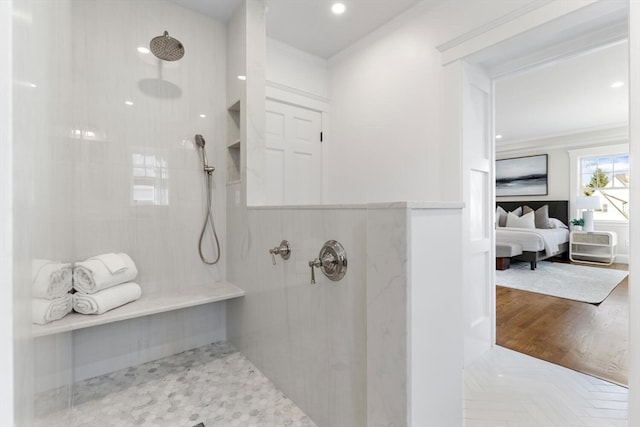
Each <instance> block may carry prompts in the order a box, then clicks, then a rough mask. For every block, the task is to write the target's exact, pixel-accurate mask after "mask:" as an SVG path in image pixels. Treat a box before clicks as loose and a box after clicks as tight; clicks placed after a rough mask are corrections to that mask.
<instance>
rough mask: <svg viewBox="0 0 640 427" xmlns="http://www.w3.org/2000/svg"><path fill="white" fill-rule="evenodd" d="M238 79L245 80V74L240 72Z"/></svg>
mask: <svg viewBox="0 0 640 427" xmlns="http://www.w3.org/2000/svg"><path fill="white" fill-rule="evenodd" d="M238 80H247V76H243V75H242V74H241V75H239V76H238Z"/></svg>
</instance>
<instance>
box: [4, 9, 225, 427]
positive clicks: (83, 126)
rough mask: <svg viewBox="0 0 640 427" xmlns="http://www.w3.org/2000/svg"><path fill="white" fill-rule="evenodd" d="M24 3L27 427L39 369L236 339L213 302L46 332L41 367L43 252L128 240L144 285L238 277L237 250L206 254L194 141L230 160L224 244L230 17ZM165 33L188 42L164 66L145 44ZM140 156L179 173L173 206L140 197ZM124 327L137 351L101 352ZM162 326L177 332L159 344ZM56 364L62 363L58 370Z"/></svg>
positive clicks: (220, 219)
mask: <svg viewBox="0 0 640 427" xmlns="http://www.w3.org/2000/svg"><path fill="white" fill-rule="evenodd" d="M13 9H14V10H13V19H14V21H13V34H12V36H13V45H12V47H13V61H14V73H15V75H14V77H15V78H14V87H13V90H14V95H15V96H14V103H13V114H14V123H13V124H14V135H13V136H14V141H15V143H14V145H13V147H12V148H13V164H14V170H13V181H14V183H15V186H14V192H13V203H14V206H15V212H17V214H16V215H15V217H14V219H15V223H14V227H13V230H14V235H15V243H16V244H15V245H14V251H15V252H14V271H15V275H14V283H15V284H16V292H15V293H14V294H15V299H14V304H13V306H14V309H15V311H16V313H17V314H18V315H19V316H21V317H19V319H18V320H19V321H18V322H17V325H18V332H19V334H21V335H20V337H22V338H24V339H22V340H18V341H17V342H18V347H17V348H16V356H17V357H16V360H17V361H18V362H17V365H16V372H19V373H23V375H22V374H19V376H20V378H23V379H24V380H23V381H21V383H20V384H21V386H20V389H24V391H21V392H20V395H22V396H23V397H24V398H18V399H17V401H18V402H21V405H22V406H24V408H22V409H19V411H18V412H20V413H22V414H24V416H22V415H21V416H20V420H21V421H24V422H23V424H25V425H28V424H29V421H28V417H29V414H30V412H31V409H30V406H31V399H30V398H29V396H30V395H31V388H32V384H33V381H32V377H33V375H34V370H35V371H37V374H36V375H41V374H42V375H45V376H46V378H48V380H47V381H48V382H50V383H51V382H53V383H55V382H59V383H63V384H64V383H67V382H69V381H71V380H72V379H73V378H72V376H73V375H75V376H76V377H79V376H81V377H85V376H87V375H91V373H92V372H94V373H99V372H98V371H100V372H104V370H105V369H108V365H109V363H110V362H109V360H112V361H113V365H112V368H114V369H116V368H118V367H120V363H121V361H122V360H129V361H134V362H135V361H137V362H140V361H142V359H143V358H144V357H146V356H149V357H160V356H163V355H167V354H171V353H172V352H175V351H180V350H184V349H185V348H184V346H193V345H202V344H205V343H208V342H210V340H211V336H212V334H214V335H216V336H217V338H216V339H224V336H220V333H219V332H220V331H221V330H224V328H225V323H224V318H225V310H224V303H221V304H215V305H208V306H206V307H207V308H203V309H202V310H210V311H211V312H210V313H207V315H203V314H202V313H201V312H200V310H199V309H192V310H186V311H184V312H183V313H182V314H181V315H179V316H178V317H177V318H176V316H177V315H170V314H169V315H162V316H160V318H161V319H163V320H161V321H158V322H157V324H154V326H153V328H155V329H153V328H152V329H153V331H151V332H150V331H149V330H148V328H145V327H141V326H140V325H139V323H140V322H144V321H142V320H141V321H126V322H122V323H121V324H119V325H118V326H117V327H116V326H114V327H113V328H92V329H88V330H87V331H83V332H81V333H79V334H77V336H75V335H71V337H72V339H68V337H67V336H66V335H65V336H60V337H51V338H49V339H46V340H41V341H38V342H37V343H36V344H37V346H38V349H39V350H38V351H41V352H44V353H45V354H49V358H50V359H49V362H50V364H49V365H44V364H42V363H40V362H38V361H36V365H35V369H34V361H33V359H32V357H31V355H32V351H31V349H30V343H31V341H30V340H28V337H29V334H30V319H29V317H30V295H29V291H28V289H29V283H30V265H31V260H32V259H34V258H45V259H54V260H63V261H78V260H82V259H84V258H86V257H89V256H91V255H96V254H99V253H103V252H116V251H123V252H127V253H129V254H130V255H131V256H132V258H133V259H134V261H135V262H136V264H137V267H138V270H139V277H138V281H139V283H140V284H141V286H142V287H143V292H145V291H146V292H151V291H162V290H169V289H180V288H182V287H185V286H197V285H202V284H206V283H211V282H215V281H218V280H222V279H224V278H225V264H226V255H225V254H224V253H223V256H222V259H221V262H220V263H219V264H218V265H217V266H214V267H210V266H206V265H204V264H203V263H202V262H201V261H200V259H199V257H198V248H197V243H198V236H199V233H200V229H201V227H202V221H203V220H204V209H205V200H206V197H205V181H204V174H203V173H202V172H201V167H202V163H201V159H200V157H199V153H198V151H197V150H196V148H195V146H194V144H193V138H194V135H195V134H196V133H199V134H202V135H204V137H205V139H206V141H207V148H208V157H209V161H210V163H212V164H213V165H214V166H216V169H217V170H216V172H215V173H214V175H213V184H214V185H213V186H214V190H213V201H214V217H215V219H216V225H217V229H218V233H219V235H220V239H221V244H222V247H223V248H224V244H225V241H226V236H225V228H226V227H225V221H226V218H225V215H226V209H225V197H224V196H225V187H226V186H225V177H226V164H225V163H226V157H225V156H226V144H225V124H226V105H225V104H226V102H225V97H226V96H225V95H226V93H225V92H226V89H225V78H226V28H225V25H224V23H220V22H217V21H215V20H213V19H211V18H208V17H205V16H204V15H200V14H197V13H194V12H192V11H189V10H187V9H184V8H181V7H179V6H176V5H175V4H173V3H171V2H168V1H165V0H121V1H91V2H88V1H83V0H57V1H55V2H49V1H46V2H42V1H33V0H15V1H14V2H13ZM165 30H167V31H169V33H170V34H171V35H172V36H174V37H176V38H177V39H179V40H180V41H181V42H182V43H183V44H184V46H185V50H186V54H185V56H184V58H183V59H182V60H181V61H178V62H175V63H166V62H162V63H161V62H160V61H159V60H157V59H155V58H154V57H153V56H152V55H151V54H147V55H144V54H141V53H139V52H138V51H137V47H138V46H147V47H148V45H149V41H150V40H151V39H152V38H153V37H155V36H158V35H161V34H162V33H163V31H165ZM125 101H131V102H133V105H130V106H129V105H126V104H125ZM201 114H204V115H206V117H205V118H202V117H200V115H201ZM134 153H141V154H144V155H146V156H156V158H161V159H163V161H164V162H166V173H167V178H166V180H164V181H161V182H162V183H163V185H165V188H166V189H167V190H168V203H167V204H166V205H161V206H158V205H148V206H140V205H136V204H135V203H133V201H132V184H133V163H132V159H133V154H134ZM155 172H157V170H156V171H155ZM216 307H217V308H216ZM185 313H186V314H185ZM172 316H173V317H172ZM199 321H204V322H205V323H206V324H209V325H210V331H209V332H210V333H206V334H200V332H198V330H197V328H191V329H190V331H191V332H193V333H192V334H190V333H185V329H183V328H190V327H191V326H193V325H194V324H198V322H199ZM123 328H124V329H126V330H127V334H124V335H123V337H121V338H123V339H125V340H127V339H128V340H130V341H131V342H134V343H135V345H131V346H129V347H128V350H129V351H130V353H129V354H127V355H125V356H123V358H120V359H118V358H117V357H114V358H112V359H109V357H105V358H104V359H100V356H99V355H98V354H97V350H96V351H95V352H93V353H92V351H91V350H92V349H95V348H97V347H96V346H93V345H91V342H93V343H94V344H95V343H96V342H111V341H113V339H115V338H116V337H118V336H119V335H122V334H121V332H122V329H123ZM158 328H159V329H160V330H158ZM149 333H153V334H155V335H156V336H162V337H163V338H164V339H165V341H166V342H167V343H166V344H158V343H157V342H150V341H153V340H147V338H148V335H147V334H149ZM85 338H86V339H85ZM201 340H204V341H203V342H200V341H201ZM195 341H197V342H195ZM88 342H89V344H87V343H88ZM146 344H148V346H147V347H145V345H146ZM47 349H48V350H47ZM72 353H76V354H79V355H82V357H80V358H79V359H78V361H80V362H83V363H85V365H84V367H82V368H78V371H77V372H75V373H72V371H70V370H66V369H65V366H67V365H66V362H65V360H66V359H64V358H66V357H67V356H68V354H72ZM94 358H96V359H95V364H93V361H92V359H94ZM98 365H99V366H98ZM51 366H54V367H55V366H58V367H60V371H59V372H57V373H54V374H52V373H51V370H50V369H49V368H50V367H51ZM94 368H95V370H94V371H92V369H94ZM76 379H77V378H76ZM35 381H36V383H39V384H42V382H39V379H38V378H36V380H35ZM44 382H46V381H44ZM19 406H20V405H19Z"/></svg>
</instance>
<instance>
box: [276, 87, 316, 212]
mask: <svg viewBox="0 0 640 427" xmlns="http://www.w3.org/2000/svg"><path fill="white" fill-rule="evenodd" d="M321 130H322V114H321V113H320V112H318V111H314V110H310V109H307V108H303V107H299V106H295V105H291V104H286V103H283V102H278V101H274V100H267V101H266V171H267V173H266V190H267V197H266V200H267V204H269V205H300V204H320V203H322V147H321V135H320V132H321Z"/></svg>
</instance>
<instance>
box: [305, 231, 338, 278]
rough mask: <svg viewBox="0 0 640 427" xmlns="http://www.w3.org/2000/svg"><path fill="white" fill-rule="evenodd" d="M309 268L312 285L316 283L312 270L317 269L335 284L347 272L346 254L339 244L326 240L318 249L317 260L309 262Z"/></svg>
mask: <svg viewBox="0 0 640 427" xmlns="http://www.w3.org/2000/svg"><path fill="white" fill-rule="evenodd" d="M309 267H311V284H312V285H313V284H315V283H316V278H315V274H314V268H319V269H320V270H321V271H322V273H324V275H325V276H327V277H328V278H329V279H330V280H333V281H334V282H337V281H338V280H340V279H342V278H343V277H344V275H345V273H346V272H347V253H346V252H345V250H344V247H343V246H342V245H341V244H340V242H337V241H335V240H328V241H327V242H326V243H325V244H324V245H323V246H322V249H320V254H318V258H316V259H314V260H313V261H309Z"/></svg>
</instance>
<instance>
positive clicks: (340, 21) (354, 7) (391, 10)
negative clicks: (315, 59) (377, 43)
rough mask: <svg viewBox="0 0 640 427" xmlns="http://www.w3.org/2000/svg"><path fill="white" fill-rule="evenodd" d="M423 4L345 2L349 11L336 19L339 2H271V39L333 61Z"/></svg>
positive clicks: (371, 0) (375, 0)
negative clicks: (334, 4)
mask: <svg viewBox="0 0 640 427" xmlns="http://www.w3.org/2000/svg"><path fill="white" fill-rule="evenodd" d="M419 2H420V0H343V3H345V4H346V6H347V10H346V12H345V13H344V14H342V15H339V16H337V15H334V14H333V13H332V12H331V5H332V4H333V3H335V0H268V2H267V18H266V20H267V35H268V36H269V37H272V38H274V39H276V40H280V41H282V42H284V43H286V44H289V45H291V46H293V47H296V48H298V49H300V50H303V51H305V52H309V53H311V54H314V55H317V56H320V57H322V58H329V57H331V56H333V55H335V54H336V53H338V52H339V51H341V50H342V49H344V48H346V47H347V46H349V45H351V44H353V43H354V42H356V41H357V40H359V39H361V38H362V37H364V36H365V35H367V34H369V33H370V32H372V31H373V30H375V29H376V28H378V27H380V26H381V25H382V24H384V23H386V22H389V21H390V20H392V19H393V18H394V17H396V16H398V15H400V14H401V13H402V12H404V11H406V10H407V9H409V8H411V7H412V6H414V5H415V4H416V3H419Z"/></svg>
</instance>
